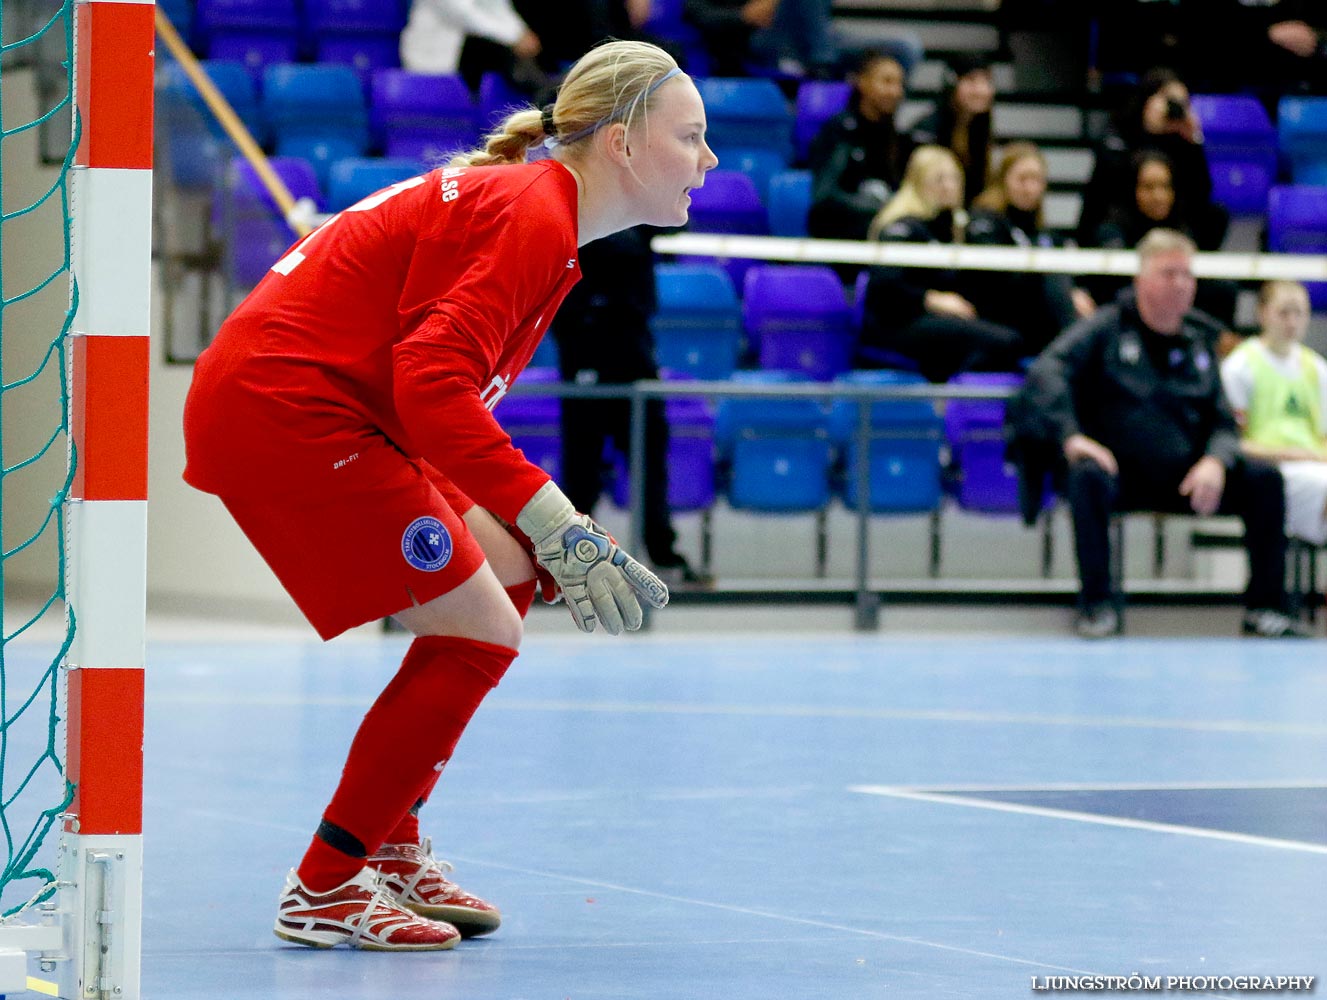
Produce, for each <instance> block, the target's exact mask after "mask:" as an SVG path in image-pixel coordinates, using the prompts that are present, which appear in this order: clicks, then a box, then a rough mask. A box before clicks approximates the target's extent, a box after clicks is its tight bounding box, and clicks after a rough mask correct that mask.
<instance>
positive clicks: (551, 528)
mask: <svg viewBox="0 0 1327 1000" xmlns="http://www.w3.org/2000/svg"><path fill="white" fill-rule="evenodd" d="M516 526H517V527H518V528H520V529H521V531H523V532H525V534H526V536H527V537H528V538H529V539H530V541H531V542H532V543H533V545H534V557H535V559H536V561H537V562H538V563H539V565H540V566H542V567H544V569H546V570H547V571H548V573H549V575H550V576H552V577H553V579H554V580H555V581H556V582H557V584H558V586H559V587H561V588H562V593H563V595H564V596H565V597H566V598H567V606H568V607H569V608H570V609H571V617H572V618H573V619H574V620H575V622H576V626H577V627H578V628H579V629H580V630H581V631H582V632H593V631H594V626H595V622H596V621H599V622H602V623H603V626H604V628H605V629H606V630H607V631H608V632H609V633H610V634H612V635H617V634H618V633H619V632H621V631H622V629H623V628H624V627H625V628H627V629H630V630H635V629H638V628H640V626H641V622H642V620H643V619H644V614H643V613H642V611H641V606H640V600H639V599H640V598H644V600H645V601H646V602H647V603H648V604H649V605H650V606H651V607H655V608H662V607H663V606H664V605H665V604H667V603H668V588H667V587H666V586H665V585H664V582H663V581H662V580H660V579H659V578H658V577H657V576H655V575H654V574H653V573H651V572H650V571H649V570H648V569H646V568H645V567H644V566H642V565H641V564H640V563H639V562H637V561H636V560H635V559H633V558H631V556H629V555H627V554H626V553H625V552H623V551H622V550H621V549H620V548H618V544H617V542H616V541H615V540H614V539H613V537H612V536H611V535H609V534H608V532H606V531H604V529H603V528H601V527H599V525H597V524H595V523H594V521H592V520H590V518H588V517H586V516H585V515H584V514H578V513H576V509H575V508H574V507H572V505H571V501H570V500H568V499H567V498H566V497H565V496H564V495H563V494H562V491H561V490H559V489H558V488H557V486H556V484H554V483H551V482H549V483H545V484H544V485H543V486H542V487H540V489H539V492H538V493H536V494H535V495H534V496H533V497H531V498H530V501H529V503H527V504H526V505H525V506H524V507H523V508H521V512H520V514H518V515H517V516H516Z"/></svg>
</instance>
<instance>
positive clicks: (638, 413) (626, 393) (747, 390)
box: [510, 380, 1014, 630]
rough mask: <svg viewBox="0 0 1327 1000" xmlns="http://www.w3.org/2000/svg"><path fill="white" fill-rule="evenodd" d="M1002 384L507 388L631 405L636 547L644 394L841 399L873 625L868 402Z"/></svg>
mask: <svg viewBox="0 0 1327 1000" xmlns="http://www.w3.org/2000/svg"><path fill="white" fill-rule="evenodd" d="M1013 391H1014V390H1013V389H1012V388H1011V387H1009V386H978V385H963V386H956V385H934V384H929V383H928V384H925V385H923V384H903V385H855V384H851V383H843V382H792V383H778V384H771V385H755V384H749V383H737V382H728V381H715V382H705V381H685V382H674V381H662V380H647V381H640V382H633V383H622V384H614V385H599V384H591V385H584V384H579V383H575V382H531V383H521V382H519V381H518V382H516V383H515V384H514V385H513V386H512V388H511V390H510V393H511V394H512V395H519V396H550V395H551V396H556V397H558V398H559V399H627V400H629V401H630V403H631V448H630V452H631V453H630V455H628V456H627V461H628V476H629V482H630V497H631V503H630V507H629V508H628V527H627V545H628V549H629V550H630V551H633V552H634V551H637V550H639V549H640V546H641V542H642V540H643V538H644V531H643V526H644V523H645V405H646V403H647V402H649V401H650V400H652V399H668V398H670V397H672V398H678V397H693V398H694V397H701V398H711V399H713V398H719V399H730V398H735V399H821V400H838V399H848V400H852V401H854V402H855V403H856V404H857V426H856V429H855V431H854V434H853V441H854V444H855V445H856V448H855V459H856V470H855V471H856V486H857V496H856V498H855V504H854V512H855V514H856V519H857V562H856V568H855V572H854V591H855V597H854V605H855V611H854V621H855V625H856V627H857V628H858V629H862V630H873V629H875V628H877V627H878V625H879V616H880V600H879V597H878V595H876V594H875V593H874V592H873V591H872V590H871V588H870V583H869V579H868V569H869V567H870V562H871V559H870V555H871V553H870V523H871V502H870V469H871V466H870V461H871V456H870V449H871V441H872V434H871V404H873V403H876V402H886V401H890V400H908V399H925V400H945V401H947V400H951V399H1008V398H1009V397H1010V396H1011V395H1013Z"/></svg>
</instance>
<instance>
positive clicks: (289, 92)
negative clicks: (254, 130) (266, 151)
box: [262, 63, 369, 189]
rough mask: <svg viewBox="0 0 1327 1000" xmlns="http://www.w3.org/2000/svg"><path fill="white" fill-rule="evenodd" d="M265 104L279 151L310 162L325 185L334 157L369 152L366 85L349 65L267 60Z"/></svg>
mask: <svg viewBox="0 0 1327 1000" xmlns="http://www.w3.org/2000/svg"><path fill="white" fill-rule="evenodd" d="M262 108H263V115H264V117H265V118H266V120H267V123H268V125H269V127H270V128H271V130H272V138H273V144H274V146H275V148H276V152H277V155H278V156H298V157H301V158H304V159H307V160H309V161H310V162H312V163H313V164H314V168H315V169H316V170H317V172H318V180H319V183H320V184H322V186H323V188H324V189H326V187H327V184H328V180H329V177H328V175H329V173H330V171H331V168H332V163H334V162H335V161H336V160H340V159H344V158H345V157H348V156H362V155H363V154H364V153H366V152H368V149H369V129H368V111H367V109H366V107H365V104H364V91H363V89H362V88H361V86H360V82H359V77H358V76H356V75H355V71H354V70H353V69H351V68H350V67H349V66H334V65H328V64H312V65H310V64H304V63H297V64H282V65H278V66H269V67H267V69H266V70H265V71H264V72H263V97H262Z"/></svg>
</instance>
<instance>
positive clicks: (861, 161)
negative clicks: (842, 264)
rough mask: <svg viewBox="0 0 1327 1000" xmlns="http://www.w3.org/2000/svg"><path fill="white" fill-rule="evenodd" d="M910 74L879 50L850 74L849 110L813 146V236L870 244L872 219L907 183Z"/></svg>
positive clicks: (826, 127)
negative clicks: (902, 108) (905, 120)
mask: <svg viewBox="0 0 1327 1000" xmlns="http://www.w3.org/2000/svg"><path fill="white" fill-rule="evenodd" d="M904 75H905V74H904V72H903V65H902V64H901V63H900V62H899V61H898V60H897V59H895V58H894V57H893V56H889V55H885V54H884V53H882V52H879V51H876V50H870V51H867V52H865V53H863V54H862V55H861V57H860V58H859V59H858V61H857V66H856V68H855V69H854V70H853V71H852V73H850V74H849V75H848V82H849V83H851V84H852V93H851V96H850V97H849V98H848V108H847V110H846V111H843V112H841V113H840V114H837V115H835V116H834V117H833V118H831V119H830V120H829V121H827V122H826V123H825V125H824V127H823V128H821V130H820V132H819V134H818V135H817V136H816V138H815V141H814V142H813V143H812V144H811V154H810V167H811V176H812V180H811V211H810V214H809V215H808V216H807V230H808V232H809V233H810V234H811V235H812V236H815V237H819V238H821V239H831V240H862V239H866V234H867V230H868V229H869V228H870V226H871V220H872V219H874V218H875V217H876V215H877V214H878V213H879V211H880V209H881V208H883V207H884V205H885V202H886V201H888V200H889V198H890V197H891V196H892V195H893V194H894V192H895V191H897V190H898V187H899V185H900V184H901V183H902V182H903V171H904V170H905V169H906V168H907V165H908V157H909V156H911V155H912V150H913V148H914V143H913V141H912V137H911V136H909V135H908V134H907V133H906V132H900V131H899V130H898V128H897V127H896V126H895V124H894V116H895V114H897V112H898V109H899V105H900V104H901V103H902V102H903V95H904V89H903V86H904Z"/></svg>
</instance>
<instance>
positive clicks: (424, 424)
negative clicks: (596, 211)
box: [184, 160, 580, 522]
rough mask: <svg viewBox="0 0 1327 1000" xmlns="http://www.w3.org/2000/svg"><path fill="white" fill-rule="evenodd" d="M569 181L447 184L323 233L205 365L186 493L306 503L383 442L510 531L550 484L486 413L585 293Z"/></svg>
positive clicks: (544, 175)
mask: <svg viewBox="0 0 1327 1000" xmlns="http://www.w3.org/2000/svg"><path fill="white" fill-rule="evenodd" d="M576 211H577V190H576V180H575V178H574V177H573V176H572V175H571V173H570V172H569V171H568V170H567V169H566V168H565V167H563V166H562V165H561V164H558V163H556V162H555V161H552V160H544V161H541V162H539V163H534V164H528V165H516V166H505V167H471V168H461V169H450V168H442V169H438V170H434V171H431V172H429V173H427V174H424V175H422V176H420V177H415V178H411V179H410V180H407V181H403V182H401V183H398V184H394V185H393V186H391V187H390V188H386V189H384V190H383V191H381V192H378V193H377V194H375V195H373V196H371V197H369V198H366V199H364V200H363V201H361V202H360V203H358V204H357V205H355V206H353V207H351V208H349V209H347V210H346V211H344V212H342V213H340V214H339V215H336V216H334V217H333V218H332V219H330V220H328V221H327V222H326V223H324V224H323V225H322V226H321V227H319V228H318V229H317V230H315V231H314V232H313V233H311V234H310V235H309V236H307V237H305V238H304V239H303V240H302V241H301V242H299V243H297V244H296V245H295V246H294V247H292V248H291V249H290V250H289V251H287V253H286V255H285V256H284V257H282V258H281V260H279V261H278V262H277V263H276V264H275V265H274V266H273V268H272V270H271V271H270V272H268V274H267V275H266V276H265V277H264V278H263V280H262V281H261V282H260V283H259V284H258V287H257V288H255V289H254V291H253V292H252V293H251V294H250V295H249V296H248V298H246V299H245V300H244V302H243V303H241V304H240V306H239V308H238V309H236V310H235V312H234V313H233V314H232V315H231V316H230V317H229V318H228V319H227V320H226V322H225V323H224V324H223V325H222V327H221V329H220V331H219V332H218V334H217V337H216V339H215V340H214V341H213V343H212V344H211V345H210V346H209V347H208V348H207V350H205V351H204V352H203V354H202V355H201V356H200V357H199V359H198V363H197V366H196V368H195V372H194V379H193V384H192V386H191V388H190V391H189V397H188V401H187V402H186V405H185V415H184V423H185V444H186V454H187V464H186V469H185V473H184V477H185V479H186V480H187V481H188V482H189V483H190V484H191V485H193V486H195V487H197V488H198V489H201V490H204V491H207V492H210V493H217V494H220V495H221V496H232V497H252V496H256V495H268V496H273V497H279V496H283V495H285V496H291V495H302V496H305V497H309V498H312V499H314V500H317V499H318V498H319V497H320V495H321V490H322V488H323V486H324V484H325V483H329V482H330V480H329V476H331V475H333V474H334V473H335V470H336V469H338V468H340V467H342V466H344V465H345V464H346V463H347V462H352V461H354V458H355V456H356V455H357V454H358V450H359V446H360V445H361V444H366V443H369V442H376V443H381V440H382V438H386V439H387V440H388V441H390V442H391V443H392V445H394V446H395V447H396V448H398V449H399V450H400V451H401V452H403V453H404V454H405V455H407V456H410V457H412V458H423V459H425V460H427V461H428V462H429V463H431V464H432V465H433V466H434V467H435V468H437V469H439V470H440V471H441V472H442V473H443V474H444V475H446V476H447V477H448V478H449V479H451V480H452V482H454V483H455V484H456V485H457V486H458V487H459V488H460V489H461V490H462V491H464V492H465V493H466V494H467V495H469V496H470V498H471V499H473V500H474V501H475V502H476V503H478V504H480V505H481V506H483V507H486V508H487V509H489V510H491V511H493V512H494V513H495V514H497V515H499V516H500V517H502V518H504V519H505V520H507V521H509V522H514V521H515V519H516V514H517V513H518V512H519V511H520V509H521V507H522V506H524V504H525V502H526V501H527V500H529V498H530V497H531V496H533V495H534V493H535V492H536V491H537V490H538V489H539V488H540V487H541V486H542V485H543V484H544V483H545V482H547V481H548V475H547V474H546V473H545V472H544V471H543V470H541V469H540V468H539V467H538V466H536V465H533V464H531V463H529V462H527V461H526V460H525V458H524V456H522V454H521V453H520V451H519V450H517V449H516V448H514V447H513V446H512V444H511V439H510V438H509V437H508V436H507V435H506V434H505V433H504V432H503V431H502V428H501V427H500V426H499V425H498V423H497V422H496V421H495V420H494V418H493V415H492V413H491V412H490V411H491V410H492V409H493V407H494V406H495V405H496V404H497V402H498V401H499V400H500V399H501V398H502V396H503V395H504V394H505V393H506V391H507V389H508V387H509V386H510V385H511V383H512V381H513V380H514V379H515V378H516V376H517V375H519V374H520V372H521V371H522V370H523V369H524V368H525V366H526V365H527V364H528V363H529V360H530V357H531V355H532V354H533V353H534V350H535V347H536V346H537V345H538V343H539V339H540V337H541V336H543V334H544V331H545V330H547V328H548V325H549V323H551V322H552V319H553V315H554V313H556V312H557V308H558V305H559V304H560V303H561V302H562V299H563V297H564V296H565V295H566V294H567V292H568V290H570V288H571V286H572V285H574V284H575V283H576V281H577V280H579V278H580V267H579V264H578V263H577V249H576V232H577V226H576Z"/></svg>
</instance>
